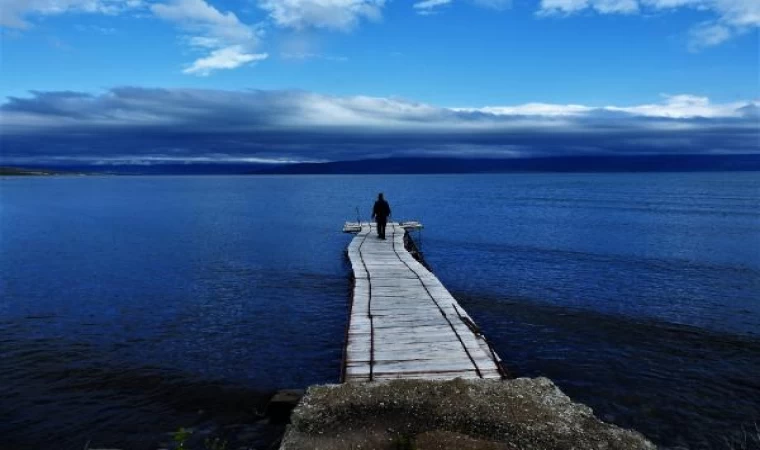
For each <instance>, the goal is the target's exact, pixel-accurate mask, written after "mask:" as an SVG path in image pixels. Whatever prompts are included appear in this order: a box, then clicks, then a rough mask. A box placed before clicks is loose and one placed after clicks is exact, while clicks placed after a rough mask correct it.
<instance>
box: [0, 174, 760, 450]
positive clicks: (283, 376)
mask: <svg viewBox="0 0 760 450" xmlns="http://www.w3.org/2000/svg"><path fill="white" fill-rule="evenodd" d="M378 191H383V192H385V194H386V197H387V198H388V199H389V201H390V203H391V206H392V207H393V212H394V218H395V219H402V220H403V219H418V220H421V221H422V222H424V224H425V226H426V228H425V230H424V232H423V234H422V236H421V237H420V236H417V240H418V243H421V245H422V249H423V251H424V253H425V257H426V259H427V262H428V263H429V264H430V266H432V268H433V270H434V272H435V273H436V274H437V275H438V276H439V278H440V279H441V280H442V281H443V283H444V284H445V285H446V286H447V287H449V289H450V290H451V291H452V293H454V295H455V296H456V297H457V298H458V299H459V300H460V302H461V303H462V304H463V306H464V307H465V308H467V310H468V312H469V313H470V315H472V316H473V318H474V319H475V320H476V321H477V322H478V323H479V325H481V326H482V328H484V330H485V332H486V334H487V335H488V337H489V338H490V340H491V341H493V343H494V344H495V347H496V350H497V351H498V352H499V354H500V355H501V356H502V357H503V358H504V359H505V361H506V363H507V367H508V368H509V369H510V371H511V372H513V373H514V374H515V375H517V376H538V375H544V376H549V377H550V378H552V379H553V380H555V382H557V383H558V384H559V385H560V386H561V387H562V388H563V389H564V390H565V391H566V392H567V393H568V394H569V395H571V397H573V398H574V399H576V400H578V401H582V402H585V403H587V404H589V405H590V406H592V407H593V408H594V410H595V412H596V413H597V415H598V416H600V417H602V418H603V419H605V420H608V421H612V422H615V423H618V424H620V425H623V426H627V427H633V428H636V429H638V430H639V431H641V432H643V433H644V434H645V435H647V436H648V437H650V438H651V439H653V440H654V441H656V442H657V443H659V444H661V445H663V446H670V447H676V446H681V447H682V448H690V449H702V448H715V447H720V446H722V445H724V439H726V438H728V439H732V438H733V437H735V436H736V435H738V434H739V433H740V432H741V429H742V427H745V428H746V427H753V426H754V425H753V423H754V422H760V382H759V381H758V376H757V374H758V373H760V173H710V174H524V175H522V174H521V175H512V174H504V175H445V176H443V175H442V176H432V175H430V176H283V177H190V176H188V177H56V178H26V177H19V178H2V179H0V436H3V437H4V439H5V440H4V441H3V442H0V448H2V449H27V448H30V449H31V448H39V447H40V446H41V445H44V444H45V443H46V442H51V441H53V442H56V443H57V445H59V446H60V448H82V447H83V445H84V443H85V442H87V441H88V440H92V442H93V443H94V444H97V446H109V445H114V446H116V445H119V446H122V447H128V448H153V447H152V445H153V444H155V442H156V441H155V440H153V441H151V439H153V437H154V435H155V436H157V435H160V434H161V433H162V432H165V431H171V430H173V429H176V427H178V426H180V425H183V424H186V423H187V422H188V421H190V420H193V418H194V417H195V415H197V414H198V410H205V411H208V410H214V411H218V414H217V415H218V416H221V415H223V414H226V415H229V414H230V413H232V414H234V413H235V411H237V410H241V409H247V410H250V409H255V408H257V407H258V406H259V405H260V404H261V401H262V399H264V398H266V396H267V395H268V393H270V392H272V391H273V390H276V389H278V388H298V387H304V386H307V385H309V384H313V383H326V382H337V380H338V377H339V373H340V358H341V349H342V343H343V336H344V329H345V324H346V314H347V309H346V307H347V302H348V300H349V293H350V280H349V276H350V267H349V265H348V264H347V262H346V260H345V256H344V250H345V248H346V246H347V244H348V242H349V241H350V236H347V235H343V234H342V233H340V228H341V225H342V223H343V222H344V221H346V220H355V218H356V207H359V208H360V213H361V214H362V216H363V218H364V219H365V220H366V219H367V217H368V216H369V213H370V208H371V204H372V201H373V199H374V197H375V196H376V194H377V192H378ZM211 417H212V420H213V418H214V417H215V416H214V415H213V414H212V416H211ZM721 448H722V447H721Z"/></svg>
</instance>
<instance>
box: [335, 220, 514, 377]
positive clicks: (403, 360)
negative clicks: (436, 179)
mask: <svg viewBox="0 0 760 450" xmlns="http://www.w3.org/2000/svg"><path fill="white" fill-rule="evenodd" d="M410 226H411V227H414V226H417V225H410ZM344 231H346V232H352V233H355V234H356V236H355V237H354V239H353V241H352V242H351V244H350V245H349V247H348V255H349V258H350V260H351V265H352V268H353V272H354V282H355V284H354V292H353V299H352V304H351V309H350V311H351V313H350V319H349V326H348V336H347V341H346V348H345V354H344V361H343V381H345V382H367V381H376V380H387V379H396V378H424V379H453V378H459V377H461V378H504V372H503V370H502V368H501V365H500V360H499V357H498V355H496V353H495V352H494V351H493V349H492V348H491V347H490V345H489V344H488V342H487V341H486V339H485V337H484V336H483V335H482V334H481V333H480V331H479V330H478V328H477V326H476V325H475V324H474V322H473V321H472V319H470V317H469V316H468V315H467V313H466V312H465V311H464V309H462V307H461V306H459V304H458V303H457V301H456V300H455V299H454V297H452V296H451V294H450V293H449V292H448V290H446V288H445V287H444V286H443V284H441V282H440V281H439V280H438V278H436V277H435V275H433V274H432V273H431V272H430V271H429V270H427V269H426V268H425V267H424V266H423V265H422V264H420V263H419V262H418V261H417V260H416V259H415V258H414V257H413V256H412V254H411V253H409V252H408V251H407V250H406V249H405V247H404V234H405V233H406V230H405V228H404V226H402V224H399V223H388V226H387V230H386V236H387V239H386V240H381V239H378V237H377V233H376V230H375V226H374V224H367V223H361V224H346V226H345V228H344Z"/></svg>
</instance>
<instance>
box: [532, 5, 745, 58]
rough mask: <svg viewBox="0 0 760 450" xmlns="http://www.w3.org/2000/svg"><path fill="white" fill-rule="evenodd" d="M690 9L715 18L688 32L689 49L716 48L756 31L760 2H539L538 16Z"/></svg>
mask: <svg viewBox="0 0 760 450" xmlns="http://www.w3.org/2000/svg"><path fill="white" fill-rule="evenodd" d="M677 8H691V9H695V10H699V11H711V12H712V13H713V14H715V16H716V17H715V18H714V19H712V20H709V21H707V22H702V23H700V24H697V25H695V26H694V27H692V29H691V30H690V31H689V48H690V49H691V50H699V49H702V48H705V47H711V46H715V45H719V44H721V43H723V42H725V41H727V40H729V39H731V38H733V37H735V36H737V35H740V34H744V33H746V32H748V31H750V30H752V29H756V28H757V27H760V0H541V6H540V8H539V10H538V15H542V16H546V15H569V14H573V13H577V12H580V11H583V10H586V9H593V10H595V11H596V12H598V13H600V14H632V13H637V12H641V11H644V12H646V11H650V12H651V11H662V10H673V9H677Z"/></svg>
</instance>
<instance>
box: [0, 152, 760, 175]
mask: <svg viewBox="0 0 760 450" xmlns="http://www.w3.org/2000/svg"><path fill="white" fill-rule="evenodd" d="M754 171H760V154H742V155H688V154H673V155H633V156H632V155H627V156H610V155H592V156H564V157H534V158H511V159H505V158H501V159H496V158H450V157H449V158H443V157H441V158H424V157H409V158H383V159H362V160H352V161H330V162H319V163H290V164H276V165H271V164H238V163H226V162H219V163H203V164H200V163H197V164H151V165H136V164H132V165H128V164H124V165H108V166H103V165H94V164H92V165H76V166H73V165H61V166H54V165H42V164H40V165H34V164H27V165H24V166H12V165H5V166H0V176H58V175H78V176H82V175H257V176H261V175H391V174H397V175H421V174H488V173H658V172H677V173H683V172H754Z"/></svg>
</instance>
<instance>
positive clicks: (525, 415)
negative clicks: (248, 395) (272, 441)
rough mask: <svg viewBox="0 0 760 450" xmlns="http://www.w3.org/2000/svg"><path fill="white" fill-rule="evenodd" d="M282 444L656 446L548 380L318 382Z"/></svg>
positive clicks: (514, 448) (294, 448) (548, 448)
mask: <svg viewBox="0 0 760 450" xmlns="http://www.w3.org/2000/svg"><path fill="white" fill-rule="evenodd" d="M291 421H292V423H291V425H290V426H289V427H288V430H287V432H286V434H285V437H284V438H283V442H282V446H281V447H280V448H281V449H282V450H307V449H308V450H343V449H345V450H348V449H359V448H361V449H377V450H386V449H387V450H392V449H393V450H398V449H404V450H406V449H408V450H411V449H417V450H428V449H430V450H432V449H440V450H445V449H451V450H454V449H456V450H518V449H519V450H533V449H535V450H553V449H557V450H560V449H584V450H590V449H607V450H633V449H641V450H650V449H651V450H654V449H655V448H656V447H655V445H654V444H652V443H651V442H649V441H648V440H647V439H646V438H645V437H644V436H642V435H641V434H640V433H638V432H635V431H631V430H626V429H622V428H620V427H617V426H615V425H611V424H608V423H605V422H602V421H601V420H599V419H597V418H596V417H595V416H594V414H593V411H592V410H591V408H589V407H587V406H585V405H582V404H578V403H574V402H573V401H572V400H570V398H569V397H568V396H566V395H565V394H564V393H563V392H562V391H561V390H560V389H559V388H558V387H557V386H556V385H554V383H552V382H551V381H550V380H549V379H547V378H518V379H514V380H507V381H498V380H472V381H466V380H461V379H457V380H452V381H423V380H397V381H390V382H385V383H362V384H353V383H348V384H342V385H324V386H313V387H311V388H309V389H308V391H307V393H306V396H305V397H304V398H303V399H302V401H301V403H300V404H299V406H298V407H297V408H296V409H295V410H294V412H293V414H292V416H291Z"/></svg>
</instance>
